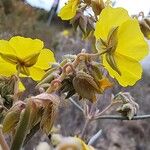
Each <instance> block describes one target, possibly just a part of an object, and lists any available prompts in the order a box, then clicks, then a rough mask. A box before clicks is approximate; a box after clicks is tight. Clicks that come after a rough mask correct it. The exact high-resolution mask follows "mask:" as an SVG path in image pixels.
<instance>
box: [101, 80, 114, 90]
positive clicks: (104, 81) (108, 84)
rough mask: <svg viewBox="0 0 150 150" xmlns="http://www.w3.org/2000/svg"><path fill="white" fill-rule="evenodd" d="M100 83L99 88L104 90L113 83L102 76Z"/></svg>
mask: <svg viewBox="0 0 150 150" xmlns="http://www.w3.org/2000/svg"><path fill="white" fill-rule="evenodd" d="M99 84H100V88H101V89H102V90H103V91H104V90H105V89H107V88H109V87H112V86H113V84H112V83H111V82H110V81H109V80H108V79H107V78H103V79H101V80H100V81H99Z"/></svg>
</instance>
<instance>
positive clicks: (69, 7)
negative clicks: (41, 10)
mask: <svg viewBox="0 0 150 150" xmlns="http://www.w3.org/2000/svg"><path fill="white" fill-rule="evenodd" d="M78 3H79V0H69V1H68V3H67V4H66V5H65V6H64V7H63V8H62V9H61V10H60V12H59V14H58V16H59V17H61V19H62V20H70V19H72V18H73V17H74V16H75V15H76V11H77V8H78Z"/></svg>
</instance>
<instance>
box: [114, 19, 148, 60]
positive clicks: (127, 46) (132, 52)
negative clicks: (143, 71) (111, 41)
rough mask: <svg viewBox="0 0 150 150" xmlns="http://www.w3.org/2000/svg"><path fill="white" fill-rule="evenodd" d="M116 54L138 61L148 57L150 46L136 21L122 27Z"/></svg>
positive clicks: (119, 31) (128, 22) (133, 20)
mask: <svg viewBox="0 0 150 150" xmlns="http://www.w3.org/2000/svg"><path fill="white" fill-rule="evenodd" d="M116 52H117V53H120V54H122V55H124V56H127V57H131V58H133V59H135V60H138V61H139V60H141V59H142V58H144V57H145V56H146V55H148V44H147V42H146V41H145V40H144V36H143V34H142V32H141V30H140V27H139V24H138V21H137V20H136V19H130V20H128V21H126V22H124V23H123V24H122V25H121V26H120V28H119V30H118V45H117V49H116Z"/></svg>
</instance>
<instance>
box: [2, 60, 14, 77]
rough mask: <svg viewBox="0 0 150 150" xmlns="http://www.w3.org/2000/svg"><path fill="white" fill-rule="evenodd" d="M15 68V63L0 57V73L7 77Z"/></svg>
mask: <svg viewBox="0 0 150 150" xmlns="http://www.w3.org/2000/svg"><path fill="white" fill-rule="evenodd" d="M16 72H17V70H16V67H15V65H13V64H11V63H8V62H6V61H4V60H3V59H2V58H0V75H3V76H6V77H9V76H11V75H14V74H16Z"/></svg>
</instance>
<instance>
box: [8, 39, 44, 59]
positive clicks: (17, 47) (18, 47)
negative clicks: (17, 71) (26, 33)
mask: <svg viewBox="0 0 150 150" xmlns="http://www.w3.org/2000/svg"><path fill="white" fill-rule="evenodd" d="M9 45H10V46H11V47H12V49H13V50H14V51H15V53H16V56H17V57H18V58H21V59H23V58H26V57H28V56H30V55H32V54H35V53H39V52H40V51H41V50H42V48H43V42H42V41H41V40H39V39H31V38H25V37H21V36H15V37H12V38H11V39H10V40H9ZM13 54H14V53H13Z"/></svg>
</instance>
